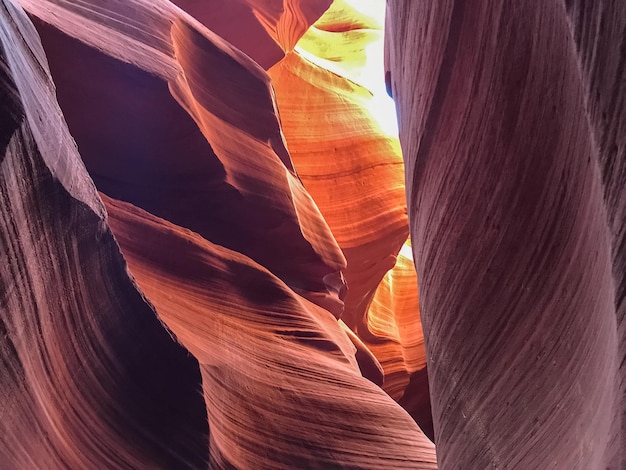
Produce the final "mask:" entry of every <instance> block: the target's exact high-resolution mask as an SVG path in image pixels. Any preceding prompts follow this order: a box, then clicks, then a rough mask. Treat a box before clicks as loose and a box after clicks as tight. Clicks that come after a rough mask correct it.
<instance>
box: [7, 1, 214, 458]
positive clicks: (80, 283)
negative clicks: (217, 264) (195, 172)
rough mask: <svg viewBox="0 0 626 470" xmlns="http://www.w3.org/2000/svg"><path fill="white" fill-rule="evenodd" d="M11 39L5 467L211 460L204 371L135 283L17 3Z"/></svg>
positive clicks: (10, 19) (10, 20) (10, 8)
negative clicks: (168, 330) (109, 226)
mask: <svg viewBox="0 0 626 470" xmlns="http://www.w3.org/2000/svg"><path fill="white" fill-rule="evenodd" d="M0 43H1V49H0V61H1V62H0V64H1V68H0V77H1V79H0V83H1V86H2V90H3V94H2V101H1V104H0V122H1V123H2V124H1V126H0V129H2V132H1V135H2V140H1V145H2V148H1V151H2V153H1V157H0V332H1V335H0V416H1V417H2V419H0V436H1V438H0V467H2V468H7V469H8V468H24V469H31V468H97V467H108V468H120V467H125V468H128V467H135V468H140V467H143V468H146V467H156V466H165V467H170V468H189V467H199V466H203V465H205V462H206V461H207V459H208V449H207V448H206V444H205V443H206V440H207V439H208V425H207V421H206V412H205V407H204V403H203V401H202V398H201V395H200V392H201V390H200V388H201V377H200V373H199V370H198V363H197V361H196V360H195V359H193V358H192V357H190V356H189V355H188V353H187V352H186V351H185V350H183V348H181V347H180V346H179V345H178V344H176V343H175V342H174V341H173V340H172V338H171V337H170V335H169V334H168V332H167V331H166V330H165V329H164V328H163V326H162V324H161V322H160V321H159V320H158V319H157V317H156V315H155V313H154V311H153V309H152V307H151V305H150V304H149V303H148V302H147V301H146V300H145V298H144V297H143V296H142V294H141V293H140V292H139V291H138V290H137V287H136V285H135V283H134V281H133V280H132V278H131V277H130V276H129V274H128V272H127V270H126V263H125V261H124V260H123V258H122V256H121V254H120V251H119V247H118V245H117V243H116V242H115V240H114V239H113V236H112V234H111V231H110V229H109V228H108V226H107V225H106V223H105V212H104V207H103V205H102V202H101V201H100V199H99V198H98V195H97V193H96V190H95V188H94V186H93V183H92V182H91V180H90V179H89V177H88V175H87V172H86V171H85V168H84V166H83V165H82V163H81V161H80V156H79V155H78V152H77V151H76V147H75V144H74V142H73V141H72V138H71V137H70V135H69V133H68V130H67V127H66V125H65V122H64V121H63V118H62V116H61V112H60V110H59V108H58V106H57V104H56V101H55V99H54V87H53V85H52V82H51V79H50V75H49V72H48V67H47V64H46V60H45V56H44V54H43V50H42V48H41V44H40V42H39V39H38V37H37V33H36V31H35V29H34V28H33V26H32V24H31V23H30V22H29V21H28V19H27V17H26V15H25V14H24V12H23V11H22V10H21V9H20V8H19V7H17V6H16V5H14V4H13V3H12V2H10V1H4V2H2V3H0Z"/></svg>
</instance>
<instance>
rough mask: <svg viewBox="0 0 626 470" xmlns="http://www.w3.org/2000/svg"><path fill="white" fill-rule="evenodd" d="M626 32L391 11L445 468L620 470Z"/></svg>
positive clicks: (596, 11)
mask: <svg viewBox="0 0 626 470" xmlns="http://www.w3.org/2000/svg"><path fill="white" fill-rule="evenodd" d="M595 5H597V6H595ZM625 21H626V4H624V3H623V2H618V1H601V2H596V3H595V4H594V6H590V5H585V6H583V5H581V4H579V3H576V2H560V1H547V2H542V3H541V4H538V3H537V2H527V1H515V2H513V1H511V2H489V1H484V2H467V3H466V2H454V1H444V2H436V3H434V2H433V3H425V2H410V1H399V0H396V1H390V2H389V17H388V25H389V28H390V29H389V33H390V36H389V42H388V52H389V53H388V57H389V66H390V71H391V76H390V78H391V80H390V81H391V84H392V88H393V94H394V97H395V99H396V103H397V105H398V110H399V116H400V128H401V130H400V138H401V142H402V146H403V150H404V155H405V161H406V171H407V185H408V188H407V194H408V207H409V217H410V220H411V222H410V225H411V238H412V241H413V252H414V255H415V261H416V265H417V270H418V273H419V276H420V304H421V314H422V321H423V325H424V334H425V337H426V344H427V353H428V374H429V380H430V390H431V397H432V400H433V402H432V409H433V418H434V425H435V437H436V439H435V440H436V443H437V453H438V460H439V464H440V467H441V468H444V469H445V468H454V469H456V468H486V467H494V468H581V469H582V468H585V469H587V468H589V469H600V468H602V469H604V468H613V469H616V468H619V467H620V466H622V467H623V464H624V461H623V458H624V457H623V455H624V450H625V446H624V441H623V434H622V437H619V436H620V434H619V427H620V417H622V416H623V400H624V386H623V383H624V380H623V376H624V374H623V367H624V349H623V338H624V334H623V333H624V332H623V328H624V326H623V309H624V307H623V305H624V300H623V299H624V296H623V285H624V281H623V279H624V253H623V247H624V244H623V243H622V241H623V233H624V232H623V227H624V218H623V214H624V211H623V208H624V201H625V200H626V198H624V194H623V193H624V188H625V183H626V176H625V175H626V173H625V172H624V171H623V168H624V162H625V160H624V136H626V132H625V127H624V119H623V110H624V106H623V104H624V87H625V83H626V81H625V79H624V78H625V76H624V68H623V65H624V57H625V55H624V48H623V47H624V46H623V44H624V37H625V36H624V22H625ZM616 287H617V289H616ZM620 364H621V367H622V369H621V371H620V369H619V367H620ZM620 382H621V387H620ZM620 401H621V402H622V404H621V405H620ZM620 452H621V454H622V457H621V459H622V461H621V465H620Z"/></svg>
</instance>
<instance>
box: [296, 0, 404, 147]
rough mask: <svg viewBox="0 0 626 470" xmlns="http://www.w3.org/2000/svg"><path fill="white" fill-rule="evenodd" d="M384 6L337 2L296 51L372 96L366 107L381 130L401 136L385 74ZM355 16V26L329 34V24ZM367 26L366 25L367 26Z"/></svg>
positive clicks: (370, 1)
mask: <svg viewBox="0 0 626 470" xmlns="http://www.w3.org/2000/svg"><path fill="white" fill-rule="evenodd" d="M385 5H386V3H385V2H384V1H381V0H335V1H334V2H333V5H332V6H331V7H330V9H329V10H328V11H327V12H326V13H325V14H324V16H322V18H321V19H320V21H319V22H318V23H316V24H317V25H319V29H318V28H317V27H316V26H315V25H314V26H312V27H311V28H310V29H309V31H308V32H307V33H306V34H305V35H304V37H302V38H301V39H300V41H299V42H298V44H297V45H296V47H295V51H296V52H297V53H298V54H300V55H301V56H302V57H304V58H305V59H307V60H308V61H310V62H313V63H314V64H316V65H318V66H320V67H322V68H324V69H326V70H328V71H330V72H332V73H335V74H337V75H340V76H342V77H345V78H347V79H348V80H351V81H352V82H354V83H356V84H358V85H361V86H362V87H364V88H366V89H367V90H369V91H370V92H371V93H372V95H373V96H372V98H371V99H366V100H365V101H366V102H365V105H366V106H367V109H368V111H369V112H370V114H371V116H372V117H373V118H374V119H376V121H377V123H378V125H379V126H380V130H381V131H382V132H383V133H384V134H386V135H388V136H391V137H397V136H398V121H397V116H396V107H395V103H394V102H393V100H392V99H391V98H390V97H389V95H388V94H387V89H386V86H385V72H384V30H383V28H384V24H385ZM348 12H351V13H352V14H353V15H354V17H353V21H355V22H356V23H353V25H352V26H353V27H355V29H348V30H347V31H343V32H329V31H327V30H325V29H324V25H325V24H327V23H331V24H332V23H333V19H337V21H339V20H341V21H343V22H345V21H346V14H347V13H348ZM365 25H367V26H365Z"/></svg>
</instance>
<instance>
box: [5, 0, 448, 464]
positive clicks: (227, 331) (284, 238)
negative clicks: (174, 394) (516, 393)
mask: <svg viewBox="0 0 626 470" xmlns="http://www.w3.org/2000/svg"><path fill="white" fill-rule="evenodd" d="M96 3H97V2H95V3H93V4H89V3H85V2H82V3H78V2H64V1H60V0H59V1H50V2H39V1H38V2H30V1H27V0H24V2H23V4H24V5H25V6H26V8H27V9H28V11H29V12H30V13H31V14H32V15H33V18H34V21H35V24H36V26H37V28H38V31H39V33H40V34H41V37H42V41H43V46H44V48H45V50H46V54H47V56H48V59H49V60H50V63H51V69H52V75H53V77H54V79H55V82H56V85H57V87H58V97H59V102H60V104H61V107H62V109H63V111H64V113H65V116H66V117H67V120H68V123H69V127H70V129H71V131H72V134H73V136H74V137H75V138H76V141H77V143H78V146H79V149H80V151H81V154H82V158H83V160H84V162H85V164H86V166H87V169H88V170H89V171H90V172H91V175H92V177H93V178H94V181H95V183H96V185H97V186H98V188H99V189H100V190H102V191H104V192H106V193H110V194H112V195H114V196H115V197H116V198H118V199H124V200H126V201H130V202H132V203H133V204H134V205H132V204H130V203H128V202H126V203H123V202H121V201H119V200H118V201H116V200H114V199H109V198H106V197H105V199H106V201H107V206H108V210H109V212H110V215H111V218H110V221H111V224H112V227H113V228H114V232H115V234H116V236H117V237H118V239H119V241H120V242H121V243H122V245H123V252H124V255H125V257H126V258H127V259H128V261H129V264H130V269H131V272H132V273H133V276H134V278H136V279H137V282H138V283H139V285H140V286H141V288H142V290H143V292H144V293H145V295H146V297H147V298H149V299H150V301H151V302H152V303H153V304H154V305H155V307H156V310H157V313H158V314H159V317H160V318H161V319H162V320H163V321H164V322H165V323H166V324H167V326H168V327H169V328H171V329H172V331H174V333H175V334H176V337H177V339H178V340H179V341H181V343H182V344H183V345H184V346H185V347H186V348H187V349H188V350H189V352H190V353H191V354H193V356H194V357H195V358H196V359H198V360H199V361H200V363H201V372H202V386H203V390H204V397H205V402H206V411H207V412H208V413H207V412H205V411H204V410H202V411H201V412H200V413H197V415H196V419H197V421H199V422H200V423H202V424H204V426H206V420H207V419H208V423H209V424H210V426H211V434H210V441H209V440H208V439H207V442H206V447H204V448H203V447H202V446H201V447H200V448H201V449H202V450H203V451H205V453H204V454H202V453H198V454H193V455H192V456H193V457H194V458H199V457H201V458H202V460H206V464H208V466H209V467H211V468H233V467H235V468H293V467H294V466H295V467H300V468H308V467H316V466H321V467H324V468H327V467H329V466H335V467H350V468H355V467H358V468H435V467H436V464H435V455H434V446H433V445H432V443H431V442H430V441H428V439H426V438H425V436H424V435H423V434H422V433H421V432H420V430H419V428H418V427H417V426H416V425H415V423H414V422H413V420H412V419H411V418H410V417H409V416H408V415H407V414H406V413H405V412H404V411H403V410H402V408H401V407H399V406H398V405H397V404H396V403H395V402H394V401H393V400H392V399H391V398H390V397H389V396H387V395H386V394H385V393H384V392H383V391H382V390H381V389H380V388H379V387H378V386H376V385H375V384H373V383H372V382H370V381H368V380H367V379H365V378H364V377H362V375H361V373H364V374H366V375H368V376H370V377H372V378H373V379H374V380H375V379H376V377H375V376H376V375H377V374H379V373H380V372H379V371H378V369H377V362H376V361H375V359H374V358H373V356H371V353H370V352H369V350H368V349H367V348H366V347H365V346H364V345H363V344H362V343H361V342H360V341H359V340H358V338H356V337H354V336H352V337H351V336H350V335H348V334H346V332H345V330H344V328H342V324H341V323H339V322H337V318H336V317H338V316H339V315H340V314H341V311H342V307H343V304H342V302H341V297H342V296H343V289H344V287H343V283H342V279H341V275H340V270H341V269H342V268H343V267H344V259H343V255H342V254H341V252H340V251H339V248H338V246H337V244H336V242H335V240H334V238H333V236H332V234H331V233H330V230H329V229H328V227H327V225H326V222H325V221H324V219H323V218H322V217H321V215H320V213H319V211H318V209H317V206H316V205H315V203H314V202H313V200H312V199H311V197H310V196H309V195H308V193H307V192H306V191H305V189H304V187H303V186H302V184H301V182H300V180H299V179H298V177H297V175H296V174H295V171H294V169H293V166H292V164H291V160H290V156H289V153H288V152H287V150H286V147H285V144H284V142H283V138H282V132H281V128H280V124H279V119H278V115H277V112H276V106H275V103H274V97H273V92H272V88H271V85H270V80H269V77H268V76H267V75H266V74H265V72H264V71H263V70H262V69H261V68H260V67H258V65H256V64H255V63H254V62H252V61H251V60H250V59H249V58H248V57H247V56H245V55H244V54H242V53H241V52H240V51H238V50H236V49H234V48H233V47H232V46H230V45H229V44H228V43H226V42H225V41H224V40H222V39H220V38H219V37H217V36H216V35H214V34H213V33H211V32H210V31H208V30H207V29H205V28H204V27H203V26H202V25H201V24H200V23H198V22H196V21H195V20H193V19H192V18H191V17H189V16H187V15H186V14H185V13H183V12H181V11H180V10H178V9H176V8H174V7H173V6H171V4H169V3H168V2H159V3H156V4H151V5H147V4H146V3H144V2H139V1H137V2H125V3H124V4H119V5H118V4H111V5H109V9H103V8H96V6H97V5H96ZM119 18H126V20H125V21H124V22H120V21H118V19H119ZM47 23H51V24H47ZM266 26H267V25H266ZM280 28H284V26H281V27H280ZM280 28H278V29H279V30H280ZM281 34H282V33H281ZM281 34H278V37H279V39H280V38H281V37H283V36H281ZM283 39H284V37H283ZM289 41H291V39H289ZM289 41H288V42H287V44H288V43H289ZM279 42H280V41H279ZM286 48H287V47H286ZM60 161H61V162H63V161H64V160H63V159H62V158H61V160H60ZM81 168H82V167H81ZM92 191H93V189H92ZM103 197H104V196H103ZM95 201H96V202H97V204H100V202H99V201H98V200H97V198H95ZM137 206H140V207H141V208H143V209H140V208H139V207H137ZM150 212H152V213H154V215H153V214H151V213H150ZM19 217H20V215H19V214H18V218H19ZM159 217H160V218H159ZM165 219H168V220H165ZM100 226H101V229H102V230H108V226H107V225H106V224H104V223H103V222H102V221H101V223H100ZM72 227H73V226H71V225H70V226H68V227H67V229H68V230H69V231H70V233H73V232H72ZM42 230H43V231H44V233H45V231H46V230H48V228H47V227H44V228H43V229H42ZM191 230H193V232H192V231H191ZM111 240H112V239H111ZM112 243H113V242H112ZM220 245H221V246H220ZM89 247H90V245H87V248H89ZM87 248H86V249H87ZM85 268H88V266H85ZM79 278H80V279H81V280H82V282H83V283H94V279H93V278H92V277H91V276H90V275H89V274H87V273H82V275H81V276H79ZM57 284H59V282H58V281H56V280H55V285H57ZM307 299H308V300H307ZM333 315H334V316H333ZM151 318H153V319H154V317H151ZM119 328H120V329H121V328H123V327H122V326H119ZM134 331H135V330H134V329H132V328H131V329H130V332H134ZM158 331H161V332H162V334H163V335H165V337H166V338H167V334H166V331H165V330H164V329H163V330H161V329H159V330H158ZM136 336H137V337H138V338H137V341H139V342H141V338H139V335H136ZM44 337H45V339H46V340H47V337H46V335H45V334H44ZM351 339H352V342H351V341H350V340H351ZM32 342H33V341H30V343H32ZM56 342H57V343H58V347H59V349H60V351H62V352H65V351H66V349H65V348H64V343H63V341H60V340H57V341H56ZM353 343H354V344H355V345H356V347H357V350H358V355H357V357H359V360H360V364H361V367H362V370H361V371H360V370H359V367H358V366H357V362H356V360H355V346H353ZM92 344H93V341H92V340H91V339H90V338H86V339H85V341H84V344H81V347H83V348H90V347H91V346H92ZM147 344H148V345H150V343H149V342H147ZM34 352H35V353H40V351H39V350H38V348H34ZM114 359H115V361H116V362H122V361H123V359H122V358H117V357H115V358H114ZM189 360H190V361H191V359H189ZM116 362H114V364H115V363H116ZM87 364H90V363H89V362H87ZM191 364H192V365H195V366H196V367H197V365H196V363H195V362H194V361H191ZM69 365H71V363H70V364H69ZM96 365H97V363H96ZM70 370H71V369H70ZM195 371H196V372H197V369H195ZM179 375H180V374H179ZM171 376H172V377H173V378H176V377H178V375H177V374H176V373H172V374H171ZM196 377H197V376H196ZM79 379H80V377H79ZM176 384H177V382H176V381H173V382H172V386H173V387H174V388H175V387H176ZM78 385H81V386H82V388H83V389H84V390H86V391H85V393H86V395H87V396H86V397H78V398H77V403H79V404H80V403H82V401H85V400H86V399H87V397H88V396H90V393H91V388H92V387H93V385H92V384H91V382H88V381H78V382H77V386H78ZM184 385H185V384H183V389H182V391H181V393H183V392H185V391H187V388H185V387H184ZM196 385H197V382H196ZM95 396H97V394H95ZM167 398H169V397H167ZM181 400H182V398H181ZM189 403H191V404H197V400H196V402H194V401H193V400H187V402H186V403H185V405H189ZM53 405H54V406H51V409H53V410H55V409H58V408H63V407H64V406H66V403H65V401H63V400H61V401H59V402H55V403H53ZM55 406H56V408H55ZM76 415H77V417H78V418H82V419H84V420H87V421H89V420H90V419H91V421H89V424H90V426H92V428H93V431H92V435H93V436H94V437H97V436H98V426H99V422H100V421H101V420H103V419H106V416H95V417H93V416H91V415H88V414H87V415H83V414H81V413H76ZM16 419H19V418H16ZM157 424H160V423H157ZM137 426H138V430H139V431H142V430H143V432H146V433H149V432H152V430H151V428H150V424H147V423H143V422H141V421H140V420H138V422H137ZM122 429H123V428H122ZM159 429H160V428H158V429H157V431H158V430H159ZM174 430H176V428H174ZM55 431H56V430H55V429H52V430H50V431H49V432H50V433H53V434H54V433H55ZM22 432H23V433H25V432H26V431H22ZM102 432H103V433H106V427H104V429H103V431H102ZM16 435H18V436H19V433H17V434H16ZM181 435H182V433H181ZM192 437H193V438H196V439H192V438H190V439H189V442H188V443H187V444H188V445H189V446H191V445H195V444H196V443H197V442H198V439H197V438H198V437H199V438H202V437H203V435H202V434H201V433H200V434H197V435H196V436H192ZM54 438H55V439H58V440H62V439H63V438H65V439H66V444H67V446H68V447H69V448H71V449H72V451H73V452H74V453H75V454H76V455H78V456H79V457H76V460H71V459H70V457H71V455H70V456H67V457H65V459H66V460H67V462H69V463H67V465H70V466H79V467H88V466H94V465H97V464H98V463H99V462H107V461H106V460H105V459H103V458H102V456H101V455H100V454H99V453H96V452H93V451H92V450H91V449H90V448H88V447H86V446H85V445H84V444H83V442H82V441H81V440H80V439H79V438H78V437H77V436H72V435H65V434H61V435H58V436H56V435H55V436H54ZM103 442H105V443H106V444H107V445H108V446H110V447H111V448H115V441H114V439H112V438H111V439H109V440H104V441H103ZM158 443H159V442H158V441H157V444H158ZM183 443H184V441H183ZM140 444H141V443H136V442H135V441H132V440H130V441H129V442H127V443H125V445H126V447H130V448H131V450H132V446H133V445H140ZM174 444H178V440H176V439H174ZM174 444H172V448H174V449H177V448H176V446H175V445H174ZM163 447H164V450H162V452H169V451H170V447H168V446H165V445H164V446H163ZM25 449H27V450H30V451H31V452H35V453H36V452H38V449H37V447H36V445H34V444H32V445H30V447H29V446H26V447H25ZM207 451H208V454H209V455H206V454H207ZM146 453H147V452H146ZM155 453H156V452H155ZM40 454H41V455H42V458H45V455H46V454H45V453H41V452H40ZM137 454H138V456H137V455H134V454H132V452H131V451H130V450H129V451H128V452H126V453H124V452H122V453H120V455H119V456H117V457H116V458H117V459H118V460H117V461H116V462H114V463H112V464H111V465H116V464H118V465H119V466H138V467H144V466H150V465H153V466H154V465H160V464H164V465H166V466H172V467H179V466H181V465H180V463H171V464H170V463H169V462H168V460H167V459H166V457H161V458H160V459H159V458H158V455H157V458H156V460H154V461H152V462H153V463H150V461H149V460H147V458H146V457H144V456H143V454H141V452H140V450H138V451H137ZM149 455H150V456H152V454H149ZM178 457H179V459H180V460H183V459H186V460H189V463H191V464H192V465H193V466H195V467H200V466H202V464H203V463H204V462H203V461H202V460H199V461H191V457H187V456H186V454H182V451H181V455H180V456H178ZM81 459H82V460H81ZM12 462H15V463H18V464H22V461H21V460H20V459H19V458H16V459H14V460H12ZM65 464H66V461H65V460H64V461H61V462H58V463H57V462H53V463H51V465H52V466H56V467H62V466H64V465H65Z"/></svg>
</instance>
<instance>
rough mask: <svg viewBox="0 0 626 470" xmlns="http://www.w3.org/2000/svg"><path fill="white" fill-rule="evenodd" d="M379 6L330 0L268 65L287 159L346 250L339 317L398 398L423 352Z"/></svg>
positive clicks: (423, 405) (423, 407)
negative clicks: (406, 244)
mask: <svg viewBox="0 0 626 470" xmlns="http://www.w3.org/2000/svg"><path fill="white" fill-rule="evenodd" d="M384 6H385V5H384V3H383V2H356V1H347V0H341V1H335V2H333V5H332V6H331V7H330V9H329V10H328V11H327V12H326V13H325V14H324V15H323V16H322V17H321V18H320V19H319V20H318V21H317V22H316V23H315V24H314V25H313V26H312V27H311V28H310V29H309V31H308V32H307V33H306V34H305V35H304V36H303V37H302V39H301V40H300V41H299V42H298V45H297V47H296V48H295V50H294V51H292V52H291V53H289V54H287V56H286V57H285V59H284V60H282V61H281V62H279V63H278V64H277V65H275V66H274V67H273V68H271V69H270V70H269V74H270V76H271V77H272V82H273V85H274V89H275V90H276V97H277V100H278V105H279V110H280V118H281V123H282V127H283V132H284V134H285V138H286V141H287V144H288V147H289V151H290V153H291V156H292V159H293V162H294V166H295V167H296V170H297V171H298V174H299V176H300V178H301V180H302V182H303V183H304V185H305V187H306V188H307V189H308V191H309V193H310V194H311V195H312V196H313V198H314V199H315V201H316V202H317V204H318V206H319V208H320V211H321V212H322V214H323V215H324V218H325V219H326V221H327V222H328V225H329V226H330V228H331V230H332V232H333V235H334V236H335V238H336V240H337V243H338V244H339V246H340V247H341V249H342V251H343V253H344V254H345V256H346V260H347V268H346V270H345V278H346V282H347V284H348V292H347V295H346V297H345V309H344V313H343V315H342V320H343V321H344V322H345V323H346V325H347V326H349V327H350V328H352V329H353V330H354V331H355V332H356V333H357V334H358V336H359V337H360V339H361V340H362V341H363V342H364V343H365V344H366V345H367V347H368V348H369V349H370V351H371V352H372V353H373V354H374V356H375V357H376V358H377V360H378V361H379V363H380V364H381V367H382V369H383V374H384V383H383V387H384V389H385V390H386V391H387V392H388V393H389V394H390V395H391V396H392V397H394V398H395V399H398V400H399V399H401V398H402V397H403V394H404V390H405V388H406V386H407V385H408V383H409V380H410V375H411V373H413V372H417V371H423V369H424V367H425V365H426V358H425V350H424V345H423V335H422V330H421V324H420V319H419V306H418V296H417V278H416V275H415V268H414V267H413V263H412V261H411V260H410V259H407V258H406V257H404V258H401V259H400V261H399V262H398V264H396V256H397V255H398V253H399V251H400V249H401V247H402V246H403V243H404V242H405V241H406V239H407V235H408V221H407V216H406V198H405V192H404V167H403V164H402V154H401V152H400V145H399V141H398V138H397V135H394V132H393V128H390V126H388V125H386V123H387V122H388V121H390V120H391V121H393V120H395V111H394V109H393V107H392V106H391V107H390V106H389V103H388V102H385V98H386V99H387V100H388V96H387V94H386V91H385V89H384V74H383V70H382V60H383V31H382V27H383V24H382V23H383V22H382V19H383V17H384ZM377 60H379V61H380V64H378V67H372V63H375V62H376V61H377ZM390 112H391V113H392V114H389V113H390ZM408 252H410V248H408ZM394 265H396V268H394V269H393V271H390V269H391V268H393V267H394ZM394 279H395V281H396V282H395V283H393V280H394ZM392 283H393V284H392ZM379 284H380V285H379ZM409 349H410V351H409ZM424 374H425V371H423V372H422V375H424ZM422 391H423V392H424V394H423V397H424V398H426V400H425V401H424V400H422V401H420V402H419V406H418V407H417V408H419V410H418V409H417V408H415V409H408V411H409V412H410V413H411V414H413V415H420V416H422V415H424V416H425V417H426V418H425V419H423V420H418V424H420V426H422V427H425V428H428V429H425V430H427V431H428V434H429V435H431V436H432V431H431V429H432V424H431V421H430V417H429V404H428V399H427V397H428V387H427V385H426V384H425V382H422ZM412 403H413V405H414V406H415V405H417V403H414V402H412Z"/></svg>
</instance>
